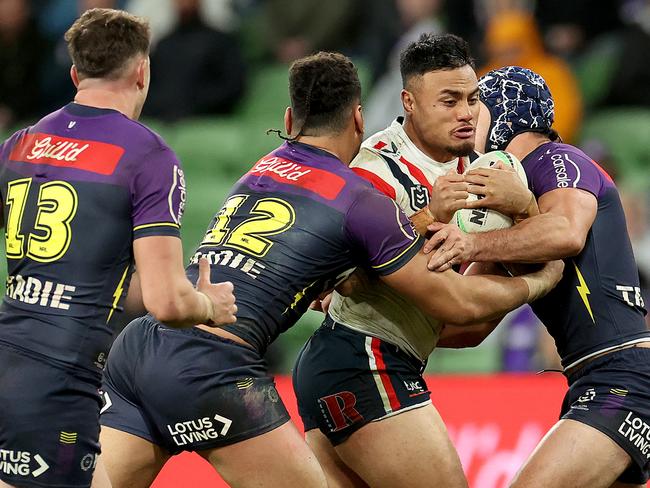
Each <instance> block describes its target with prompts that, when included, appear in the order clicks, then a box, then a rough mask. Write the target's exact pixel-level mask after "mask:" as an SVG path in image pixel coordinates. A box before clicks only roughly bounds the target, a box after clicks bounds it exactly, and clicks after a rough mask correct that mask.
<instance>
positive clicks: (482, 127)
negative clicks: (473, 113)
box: [474, 102, 491, 153]
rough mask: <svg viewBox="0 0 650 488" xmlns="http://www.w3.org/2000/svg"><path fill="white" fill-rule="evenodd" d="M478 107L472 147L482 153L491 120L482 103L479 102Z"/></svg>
mask: <svg viewBox="0 0 650 488" xmlns="http://www.w3.org/2000/svg"><path fill="white" fill-rule="evenodd" d="M479 106H480V107H481V108H480V110H479V113H478V120H477V122H476V145H475V146H474V147H475V149H476V150H477V151H478V152H480V153H484V152H485V147H486V146H487V136H488V131H489V130H490V121H491V118H490V111H489V110H488V108H487V107H486V106H485V105H484V104H483V102H479Z"/></svg>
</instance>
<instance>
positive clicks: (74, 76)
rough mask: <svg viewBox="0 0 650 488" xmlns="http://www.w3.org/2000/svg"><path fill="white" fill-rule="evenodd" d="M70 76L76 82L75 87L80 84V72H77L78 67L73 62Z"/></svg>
mask: <svg viewBox="0 0 650 488" xmlns="http://www.w3.org/2000/svg"><path fill="white" fill-rule="evenodd" d="M70 78H72V83H74V86H75V88H77V87H78V86H79V73H78V72H77V67H76V66H75V65H74V64H73V65H72V67H71V68H70Z"/></svg>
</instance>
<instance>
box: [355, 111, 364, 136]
mask: <svg viewBox="0 0 650 488" xmlns="http://www.w3.org/2000/svg"><path fill="white" fill-rule="evenodd" d="M354 129H355V130H356V132H358V133H359V134H363V129H364V123H363V111H362V109H361V105H357V106H356V108H355V109H354Z"/></svg>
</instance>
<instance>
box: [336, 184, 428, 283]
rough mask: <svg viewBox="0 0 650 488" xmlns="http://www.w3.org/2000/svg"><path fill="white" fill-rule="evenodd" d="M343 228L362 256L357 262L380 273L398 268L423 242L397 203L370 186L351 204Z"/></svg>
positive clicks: (384, 273)
mask: <svg viewBox="0 0 650 488" xmlns="http://www.w3.org/2000/svg"><path fill="white" fill-rule="evenodd" d="M345 231H346V235H347V236H348V238H349V239H350V241H351V244H352V247H353V248H354V249H355V250H356V251H357V253H358V254H359V255H360V256H361V261H362V262H361V263H359V264H361V265H364V266H366V267H369V268H371V269H372V270H374V271H375V272H376V273H377V274H379V275H388V274H391V273H394V272H395V271H397V270H398V269H400V268H401V267H402V266H404V265H405V264H406V263H408V262H409V261H410V260H411V258H413V256H414V255H416V254H417V253H418V252H419V251H420V249H421V248H422V245H423V244H424V238H423V237H421V236H420V235H419V234H417V232H416V231H415V229H414V228H413V225H412V224H411V222H410V221H409V219H408V217H407V216H406V214H404V212H403V211H402V210H400V208H399V207H398V206H397V204H396V203H395V202H394V201H393V200H392V199H390V198H387V197H386V196H385V195H382V194H381V193H379V192H377V191H375V190H373V189H368V190H367V191H364V192H362V193H361V195H359V197H357V199H356V200H355V202H354V203H353V204H352V206H351V207H350V209H349V210H348V213H347V215H346V221H345Z"/></svg>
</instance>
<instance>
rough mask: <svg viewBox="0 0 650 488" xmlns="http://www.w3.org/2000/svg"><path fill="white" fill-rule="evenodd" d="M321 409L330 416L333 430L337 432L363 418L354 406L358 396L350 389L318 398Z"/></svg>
mask: <svg viewBox="0 0 650 488" xmlns="http://www.w3.org/2000/svg"><path fill="white" fill-rule="evenodd" d="M318 403H319V404H320V408H321V411H322V412H323V413H324V414H326V415H327V416H328V417H329V420H330V422H329V423H330V429H331V432H336V431H339V430H342V429H345V428H346V427H348V426H350V425H352V424H354V423H355V422H359V421H360V420H363V416H362V415H361V414H360V413H359V412H358V411H357V409H355V408H354V406H355V405H356V403H357V398H356V397H355V396H354V393H352V392H350V391H341V392H339V393H335V394H334V395H328V396H326V397H322V398H319V399H318Z"/></svg>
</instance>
